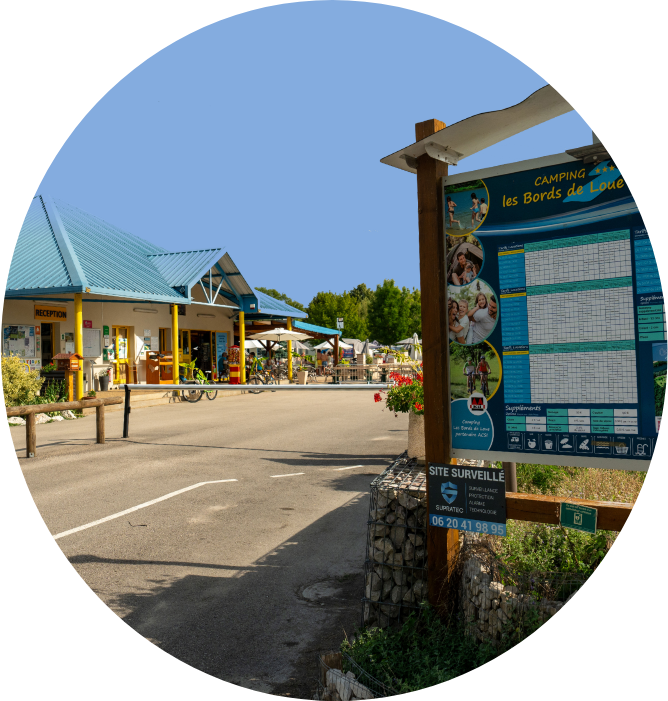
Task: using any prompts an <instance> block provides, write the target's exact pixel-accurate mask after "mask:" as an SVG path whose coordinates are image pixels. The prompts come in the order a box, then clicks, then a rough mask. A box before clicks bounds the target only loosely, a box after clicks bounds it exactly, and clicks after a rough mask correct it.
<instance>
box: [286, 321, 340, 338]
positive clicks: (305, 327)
mask: <svg viewBox="0 0 668 701" xmlns="http://www.w3.org/2000/svg"><path fill="white" fill-rule="evenodd" d="M292 327H293V328H295V329H302V331H312V332H313V333H321V334H322V335H323V336H340V335H341V332H340V331H338V330H337V329H326V328H325V327H324V326H315V325H314V324H307V323H306V322H305V321H295V322H294V323H293V324H292Z"/></svg>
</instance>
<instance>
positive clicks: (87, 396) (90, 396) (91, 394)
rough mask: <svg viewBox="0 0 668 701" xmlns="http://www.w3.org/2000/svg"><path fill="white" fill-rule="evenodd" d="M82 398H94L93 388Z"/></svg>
mask: <svg viewBox="0 0 668 701" xmlns="http://www.w3.org/2000/svg"><path fill="white" fill-rule="evenodd" d="M82 399H83V400H84V401H85V400H86V399H95V390H94V389H92V390H90V392H88V394H87V395H86V396H85V397H82Z"/></svg>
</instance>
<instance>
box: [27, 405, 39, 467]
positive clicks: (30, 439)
mask: <svg viewBox="0 0 668 701" xmlns="http://www.w3.org/2000/svg"><path fill="white" fill-rule="evenodd" d="M36 455H37V424H36V421H35V414H34V413H30V414H28V415H27V416H26V457H28V458H34V457H35V456H36Z"/></svg>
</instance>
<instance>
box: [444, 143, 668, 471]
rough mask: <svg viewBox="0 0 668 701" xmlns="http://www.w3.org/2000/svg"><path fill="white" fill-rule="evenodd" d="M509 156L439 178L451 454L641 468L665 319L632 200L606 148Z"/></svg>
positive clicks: (647, 454)
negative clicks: (499, 167) (604, 155)
mask: <svg viewBox="0 0 668 701" xmlns="http://www.w3.org/2000/svg"><path fill="white" fill-rule="evenodd" d="M559 160H562V161H563V162H558V161H559ZM546 161H548V162H549V163H550V165H542V166H541V167H536V163H538V164H540V162H542V163H545V162H546ZM515 167H516V170H515V172H510V173H509V172H507V171H508V170H509V169H510V170H512V169H513V168H510V167H507V166H506V167H504V169H503V170H505V172H504V174H502V175H494V176H492V177H484V179H483V178H481V179H477V180H471V179H470V177H471V175H474V174H469V179H468V180H466V174H465V175H462V176H456V177H448V178H444V179H443V187H444V190H443V197H444V198H445V203H444V205H445V206H444V212H445V218H446V221H445V230H446V238H447V246H446V250H447V266H446V267H447V277H448V305H449V306H448V311H449V334H450V341H451V346H450V378H451V385H450V388H451V398H452V443H453V457H465V458H474V459H476V458H477V459H486V460H504V461H510V462H514V461H526V462H534V463H543V464H559V465H573V466H583V467H596V466H598V467H607V468H618V469H635V470H638V469H640V470H642V469H647V466H648V465H649V460H650V458H651V456H652V453H653V451H654V446H655V443H656V439H657V435H658V430H659V426H660V422H661V414H662V409H663V399H664V393H665V386H666V360H667V357H666V355H667V354H666V320H665V309H664V299H663V293H662V290H661V282H660V280H659V273H658V269H657V265H656V261H655V260H654V253H653V251H652V246H651V243H650V240H649V237H648V234H647V230H646V228H645V226H644V224H643V221H642V218H641V217H640V213H639V212H638V208H637V206H636V204H635V202H634V200H633V198H632V197H631V193H630V192H629V189H628V187H627V185H626V182H625V180H624V178H623V177H622V175H621V174H620V173H619V170H617V168H616V166H615V164H614V162H613V161H611V160H610V159H607V160H604V161H603V162H599V163H596V164H589V165H584V164H583V162H582V161H579V160H574V159H570V157H569V156H566V155H564V156H563V157H562V158H561V159H560V158H557V157H550V158H548V159H538V161H534V162H533V167H532V162H531V161H527V162H525V163H518V164H515ZM492 172H494V171H492ZM481 174H482V175H484V174H485V173H484V171H483V172H481Z"/></svg>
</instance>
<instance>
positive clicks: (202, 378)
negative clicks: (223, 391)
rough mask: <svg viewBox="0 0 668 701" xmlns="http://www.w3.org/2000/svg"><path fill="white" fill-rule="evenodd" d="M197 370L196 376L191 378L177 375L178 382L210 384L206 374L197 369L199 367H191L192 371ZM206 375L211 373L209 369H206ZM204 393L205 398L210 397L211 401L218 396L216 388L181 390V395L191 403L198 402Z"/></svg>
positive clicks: (184, 383)
mask: <svg viewBox="0 0 668 701" xmlns="http://www.w3.org/2000/svg"><path fill="white" fill-rule="evenodd" d="M195 370H196V371H197V374H196V376H195V377H194V378H193V379H192V380H188V379H186V378H185V377H184V376H183V375H179V383H180V384H182V385H210V382H209V381H208V378H207V377H206V375H205V374H204V373H203V372H202V371H201V370H200V369H199V368H193V372H194V371H195ZM206 374H207V375H210V374H211V371H210V370H207V371H206ZM203 394H206V398H207V399H210V400H211V401H213V400H214V399H215V398H216V397H217V396H218V390H217V389H213V390H212V389H184V390H181V396H182V397H183V398H184V399H185V400H186V401H187V402H190V403H191V404H195V402H199V400H200V399H201V398H202V395H203Z"/></svg>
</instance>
